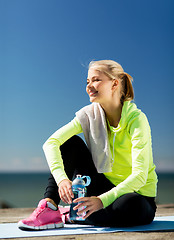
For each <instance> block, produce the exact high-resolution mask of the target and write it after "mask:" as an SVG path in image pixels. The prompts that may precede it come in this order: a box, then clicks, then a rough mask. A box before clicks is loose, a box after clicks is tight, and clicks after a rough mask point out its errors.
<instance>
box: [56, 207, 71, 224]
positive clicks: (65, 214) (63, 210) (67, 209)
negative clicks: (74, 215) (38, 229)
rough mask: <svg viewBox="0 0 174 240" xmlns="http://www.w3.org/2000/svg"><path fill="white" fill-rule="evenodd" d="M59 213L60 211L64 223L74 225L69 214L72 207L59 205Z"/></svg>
mask: <svg viewBox="0 0 174 240" xmlns="http://www.w3.org/2000/svg"><path fill="white" fill-rule="evenodd" d="M59 211H60V214H61V216H62V221H63V222H64V223H73V222H72V221H71V220H70V216H69V213H70V206H65V207H63V206H60V205H59Z"/></svg>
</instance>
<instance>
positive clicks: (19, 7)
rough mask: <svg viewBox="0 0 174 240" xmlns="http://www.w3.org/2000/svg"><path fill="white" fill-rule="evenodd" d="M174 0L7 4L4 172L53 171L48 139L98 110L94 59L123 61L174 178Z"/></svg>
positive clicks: (3, 24) (1, 44)
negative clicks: (80, 114) (90, 72)
mask: <svg viewBox="0 0 174 240" xmlns="http://www.w3.org/2000/svg"><path fill="white" fill-rule="evenodd" d="M173 11H174V1H173V0H165V1H163V0H146V1H145V0H144V1H143V0H142V1H139V0H131V1H130V0H107V1H106V0H103V1H102V0H88V1H82V0H73V1H71V0H0V172H18V171H19V172H27V171H35V172H37V171H41V172H42V171H48V165H47V162H46V159H45V156H44V153H43V150H42V145H43V143H44V142H45V141H46V139H47V138H48V137H49V136H50V135H51V134H52V133H53V132H55V131H56V130H57V129H58V128H60V127H61V126H63V125H65V124H66V123H68V122H69V121H70V120H72V119H73V118H74V116H75V112H77V111H78V110H79V109H81V108H82V107H84V106H86V105H88V104H90V102H89V98H88V95H87V93H86V91H85V87H86V77H87V69H88V64H89V62H90V61H91V60H101V59H112V60H115V61H117V62H119V63H120V64H121V65H122V66H123V68H124V70H125V71H126V72H128V73H129V74H130V75H131V76H132V77H133V79H134V81H133V87H134V91H135V103H136V105H137V107H138V108H140V109H141V110H142V111H143V112H144V113H145V114H146V115H147V117H148V120H149V123H150V126H151V130H152V144H153V155H154V162H155V164H156V167H157V170H158V171H174V147H173V135H174V127H173V118H174V111H173V109H174V106H173V88H174V66H173V65H174V64H173V63H174V44H173V43H174V15H173Z"/></svg>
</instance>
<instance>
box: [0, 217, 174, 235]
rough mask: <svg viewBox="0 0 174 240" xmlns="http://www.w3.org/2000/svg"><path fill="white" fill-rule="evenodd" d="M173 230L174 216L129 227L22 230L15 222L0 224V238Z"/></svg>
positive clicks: (157, 218) (68, 225) (87, 226)
mask: <svg viewBox="0 0 174 240" xmlns="http://www.w3.org/2000/svg"><path fill="white" fill-rule="evenodd" d="M166 230H170V231H171V230H174V216H165V217H155V219H154V221H153V222H152V223H151V224H148V225H143V226H137V227H129V228H109V227H95V226H89V225H77V224H65V227H64V228H59V229H54V230H43V231H22V230H20V229H18V227H17V223H3V224H0V238H22V237H42V236H60V235H78V234H92V233H93V234H96V233H113V232H123V231H124V232H146V231H166Z"/></svg>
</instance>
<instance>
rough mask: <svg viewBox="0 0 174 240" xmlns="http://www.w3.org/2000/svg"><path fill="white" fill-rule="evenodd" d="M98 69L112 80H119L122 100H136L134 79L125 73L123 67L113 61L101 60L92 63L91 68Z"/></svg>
mask: <svg viewBox="0 0 174 240" xmlns="http://www.w3.org/2000/svg"><path fill="white" fill-rule="evenodd" d="M92 67H93V68H96V69H97V70H99V71H101V72H103V73H104V74H106V75H107V76H108V77H109V78H110V79H118V80H120V82H121V86H122V87H121V99H120V101H121V102H122V103H123V102H124V101H130V100H133V99H134V90H133V86H132V81H133V78H132V77H131V76H130V75H129V74H128V73H126V72H124V70H123V68H122V66H121V65H120V64H119V63H117V62H115V61H113V60H100V61H91V62H90V63H89V67H88V69H89V68H92Z"/></svg>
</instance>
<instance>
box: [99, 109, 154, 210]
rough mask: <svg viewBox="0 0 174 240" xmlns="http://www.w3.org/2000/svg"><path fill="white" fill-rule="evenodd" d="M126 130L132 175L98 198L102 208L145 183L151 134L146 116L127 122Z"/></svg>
mask: <svg viewBox="0 0 174 240" xmlns="http://www.w3.org/2000/svg"><path fill="white" fill-rule="evenodd" d="M127 130H128V133H129V135H130V138H131V143H132V149H131V152H132V173H131V175H129V176H128V177H127V178H126V179H125V180H124V181H123V182H121V183H120V184H118V185H117V186H116V187H114V188H113V189H111V190H110V191H108V192H106V193H104V194H102V195H100V196H99V197H100V199H101V200H102V202H103V205H104V207H107V206H109V205H110V204H111V203H112V202H114V201H115V200H116V199H117V198H119V197H120V196H122V195H124V194H126V193H131V192H138V190H139V189H140V188H141V187H143V186H144V185H145V184H146V181H147V177H148V170H149V159H150V158H151V157H152V148H151V132H150V127H149V123H148V120H147V118H146V116H145V115H144V114H143V113H141V114H140V115H139V116H137V117H135V118H134V119H133V120H132V121H130V122H129V124H128V126H127Z"/></svg>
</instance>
